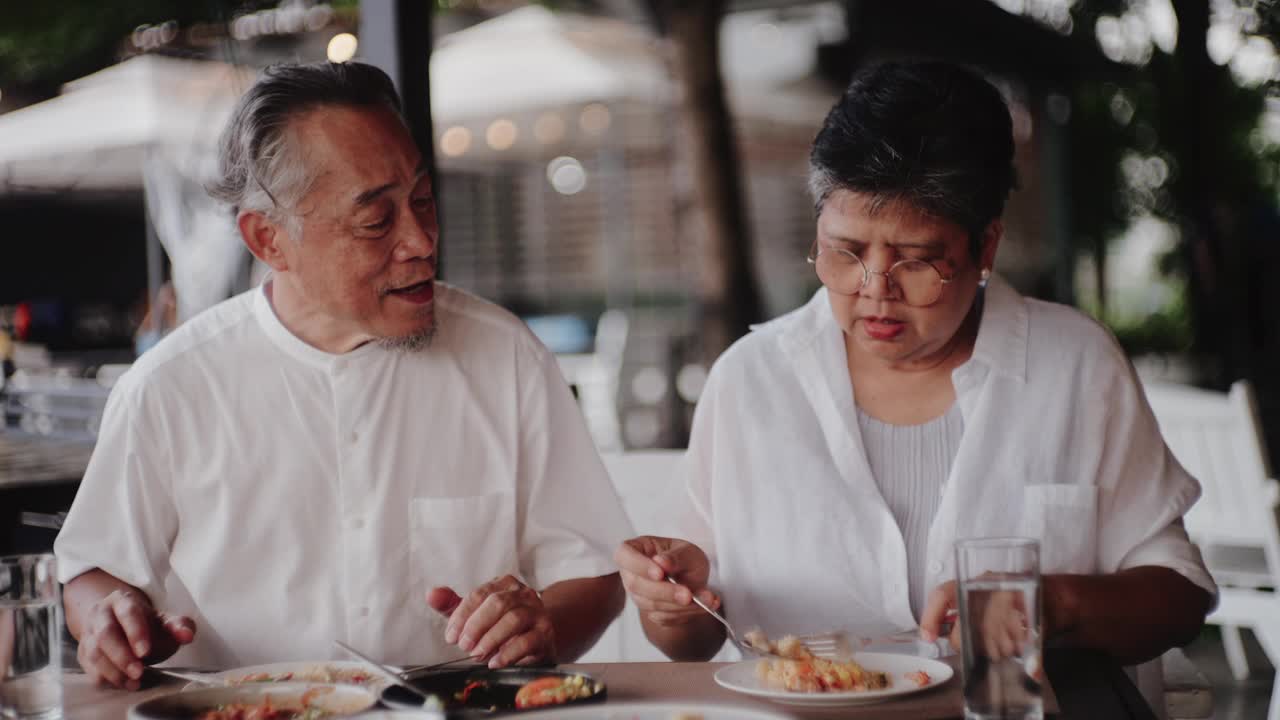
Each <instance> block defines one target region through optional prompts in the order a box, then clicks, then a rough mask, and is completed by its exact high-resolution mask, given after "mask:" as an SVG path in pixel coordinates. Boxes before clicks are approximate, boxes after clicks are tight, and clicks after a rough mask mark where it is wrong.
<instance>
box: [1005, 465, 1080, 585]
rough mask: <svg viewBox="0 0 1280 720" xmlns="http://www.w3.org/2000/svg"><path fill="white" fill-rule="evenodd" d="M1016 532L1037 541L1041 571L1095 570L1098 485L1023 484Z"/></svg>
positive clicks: (1077, 571)
mask: <svg viewBox="0 0 1280 720" xmlns="http://www.w3.org/2000/svg"><path fill="white" fill-rule="evenodd" d="M1020 534H1022V535H1025V536H1027V537H1033V538H1038V539H1039V540H1040V570H1041V572H1043V573H1091V572H1095V571H1096V569H1097V562H1098V560H1097V558H1098V552H1097V543H1098V488H1096V487H1094V486H1093V485H1065V484H1054V485H1027V486H1026V488H1025V489H1024V494H1023V506H1022V527H1021V532H1020Z"/></svg>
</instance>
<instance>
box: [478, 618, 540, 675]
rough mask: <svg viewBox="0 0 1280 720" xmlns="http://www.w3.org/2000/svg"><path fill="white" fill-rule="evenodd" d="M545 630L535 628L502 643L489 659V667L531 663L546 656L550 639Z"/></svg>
mask: <svg viewBox="0 0 1280 720" xmlns="http://www.w3.org/2000/svg"><path fill="white" fill-rule="evenodd" d="M550 639H551V638H550V637H549V634H548V632H547V631H546V630H542V629H537V628H535V629H534V630H531V631H530V632H526V633H521V634H519V635H516V636H515V637H513V638H510V639H508V640H507V641H506V642H505V643H503V645H502V647H501V648H500V649H499V650H498V654H497V655H494V656H493V659H491V660H490V661H489V667H491V668H495V669H496V668H502V667H507V666H509V665H515V664H528V665H532V664H533V663H535V662H538V661H540V660H543V659H545V658H546V657H547V654H548V651H549V650H550V648H549V647H547V645H548V643H549V641H550Z"/></svg>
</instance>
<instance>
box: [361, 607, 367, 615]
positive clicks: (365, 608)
mask: <svg viewBox="0 0 1280 720" xmlns="http://www.w3.org/2000/svg"><path fill="white" fill-rule="evenodd" d="M360 617H369V608H367V607H362V608H360Z"/></svg>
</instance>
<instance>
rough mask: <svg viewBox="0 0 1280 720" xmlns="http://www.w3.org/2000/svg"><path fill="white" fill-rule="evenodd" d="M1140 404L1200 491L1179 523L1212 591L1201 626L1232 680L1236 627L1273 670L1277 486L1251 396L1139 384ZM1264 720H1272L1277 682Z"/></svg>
mask: <svg viewBox="0 0 1280 720" xmlns="http://www.w3.org/2000/svg"><path fill="white" fill-rule="evenodd" d="M1145 387H1146V393H1147V399H1148V400H1149V401H1150V403H1151V409H1152V410H1153V411H1154V412H1155V416H1156V420H1157V421H1158V422H1159V424H1160V433H1161V434H1162V435H1163V436H1164V439H1165V442H1166V443H1167V444H1168V445H1169V449H1170V450H1172V451H1173V454H1174V457H1176V458H1177V459H1178V462H1180V463H1182V466H1183V467H1185V468H1186V469H1187V471H1188V472H1190V473H1191V474H1192V475H1194V476H1195V477H1196V478H1197V479H1198V480H1199V481H1200V484H1201V486H1202V487H1203V489H1204V492H1203V495H1202V496H1201V498H1200V501H1199V502H1197V503H1196V504H1195V506H1194V507H1192V508H1191V511H1190V512H1188V513H1187V516H1186V526H1187V533H1188V534H1189V535H1190V536H1191V538H1192V539H1193V540H1194V541H1195V542H1196V543H1197V544H1198V545H1199V546H1200V549H1201V552H1202V553H1203V554H1204V559H1205V564H1206V565H1208V567H1209V571H1210V572H1211V573H1212V574H1213V577H1214V579H1215V580H1216V581H1217V582H1218V584H1219V593H1220V594H1219V601H1218V607H1217V609H1216V610H1214V612H1213V614H1212V615H1210V616H1209V622H1211V623H1214V624H1216V625H1220V626H1221V627H1222V638H1223V645H1224V646H1225V649H1226V653H1227V661H1228V663H1229V664H1230V666H1231V671H1232V673H1233V674H1234V675H1235V676H1236V678H1237V679H1244V678H1245V677H1247V676H1248V674H1249V663H1248V660H1247V659H1246V657H1245V652H1244V647H1243V645H1242V644H1241V642H1240V628H1241V627H1247V628H1250V629H1251V630H1252V631H1253V633H1254V635H1255V636H1256V637H1257V638H1258V642H1259V644H1261V645H1262V648H1263V650H1264V651H1265V652H1266V654H1267V657H1268V658H1269V659H1270V660H1271V664H1272V665H1275V666H1277V667H1280V595H1277V589H1280V529H1277V515H1276V505H1277V500H1280V486H1278V485H1277V483H1276V481H1275V480H1274V479H1272V475H1271V470H1270V466H1269V465H1268V463H1267V458H1266V452H1265V450H1264V449H1263V444H1262V438H1261V433H1260V430H1259V428H1260V423H1259V421H1258V412H1257V404H1256V402H1255V400H1254V396H1253V390H1252V388H1251V387H1250V385H1249V383H1248V382H1246V381H1239V382H1237V383H1235V384H1234V385H1232V386H1231V390H1230V392H1229V393H1226V394H1223V393H1216V392H1210V391H1205V390H1199V389H1196V388H1190V387H1185V386H1180V385H1168V384H1159V383H1147V384H1146V385H1145ZM1268 718H1269V719H1270V720H1280V682H1277V683H1275V684H1274V686H1273V689H1272V693H1271V709H1270V711H1269V713H1268Z"/></svg>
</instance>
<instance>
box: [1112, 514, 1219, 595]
mask: <svg viewBox="0 0 1280 720" xmlns="http://www.w3.org/2000/svg"><path fill="white" fill-rule="evenodd" d="M1143 565H1157V566H1160V567H1167V568H1169V569H1170V570H1174V571H1176V572H1177V573H1178V574H1179V575H1181V576H1183V577H1185V578H1186V579H1188V580H1190V581H1191V582H1193V583H1195V584H1196V585H1199V586H1200V587H1202V588H1204V589H1205V591H1207V592H1208V593H1209V594H1211V595H1216V594H1217V593H1218V586H1217V584H1216V583H1214V581H1213V578H1212V577H1211V576H1210V575H1209V572H1208V571H1207V570H1206V569H1205V566H1204V560H1203V558H1201V557H1200V549H1199V548H1197V547H1196V546H1195V544H1194V543H1192V542H1191V539H1190V538H1188V537H1187V529H1186V528H1185V527H1183V525H1182V518H1178V519H1177V520H1174V521H1173V522H1172V523H1169V524H1168V525H1167V526H1165V528H1164V529H1163V530H1161V531H1160V532H1158V533H1156V534H1155V535H1153V536H1151V537H1150V538H1148V539H1147V540H1146V542H1143V543H1141V544H1140V545H1138V546H1137V547H1135V548H1134V549H1132V550H1130V551H1129V554H1127V555H1125V556H1124V560H1122V561H1121V562H1120V569H1121V570H1125V569H1128V568H1134V567H1141V566H1143Z"/></svg>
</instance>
